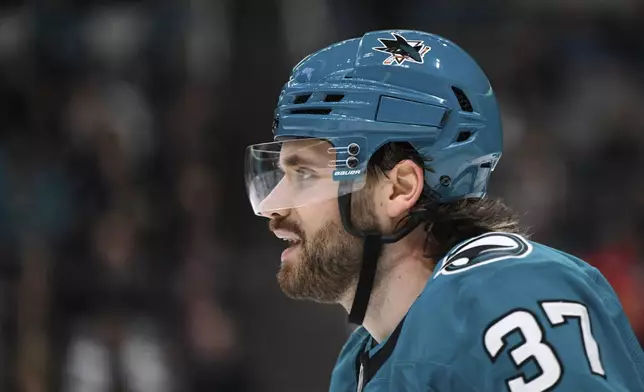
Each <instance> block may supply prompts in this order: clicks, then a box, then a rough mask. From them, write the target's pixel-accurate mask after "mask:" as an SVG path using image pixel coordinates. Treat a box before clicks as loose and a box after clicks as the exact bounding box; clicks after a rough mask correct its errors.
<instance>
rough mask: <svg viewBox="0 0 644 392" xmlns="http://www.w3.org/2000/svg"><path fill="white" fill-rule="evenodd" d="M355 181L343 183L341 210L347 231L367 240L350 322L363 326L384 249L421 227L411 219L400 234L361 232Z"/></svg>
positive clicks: (414, 219) (340, 197) (339, 197)
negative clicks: (354, 207)
mask: <svg viewBox="0 0 644 392" xmlns="http://www.w3.org/2000/svg"><path fill="white" fill-rule="evenodd" d="M352 187H353V183H352V182H351V181H342V182H340V189H339V191H338V192H339V195H338V207H339V208H340V217H341V218H342V225H343V226H344V229H345V230H346V231H347V232H348V233H350V234H351V235H354V236H356V237H360V238H364V241H363V252H362V266H361V268H360V275H359V277H358V284H357V286H356V293H355V295H354V297H353V304H352V305H351V312H349V322H350V323H352V324H357V325H360V324H362V322H363V321H364V317H365V314H366V313H367V308H368V306H369V299H370V297H371V292H372V290H373V284H374V281H375V278H376V270H377V268H378V259H380V254H381V253H382V246H383V245H384V244H387V243H393V242H397V241H399V240H400V239H402V238H403V237H405V236H406V235H407V234H409V233H411V232H412V230H414V229H415V228H416V227H418V225H419V224H420V220H419V219H417V218H415V217H413V216H412V217H411V218H410V219H409V220H408V221H407V222H406V223H405V225H404V226H403V227H402V228H400V230H398V231H396V232H394V233H393V234H390V235H385V236H383V235H382V234H381V233H379V232H377V231H361V230H359V229H357V228H356V227H355V226H354V225H353V222H352V221H351V189H352Z"/></svg>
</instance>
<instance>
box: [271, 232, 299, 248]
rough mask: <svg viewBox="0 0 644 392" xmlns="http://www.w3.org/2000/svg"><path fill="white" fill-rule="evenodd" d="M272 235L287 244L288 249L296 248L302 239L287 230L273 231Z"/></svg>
mask: <svg viewBox="0 0 644 392" xmlns="http://www.w3.org/2000/svg"><path fill="white" fill-rule="evenodd" d="M273 234H275V236H276V237H277V238H279V239H281V240H282V241H286V242H288V243H289V247H292V246H296V245H299V244H301V243H302V238H300V236H298V235H297V234H295V233H293V232H292V231H287V230H275V231H273Z"/></svg>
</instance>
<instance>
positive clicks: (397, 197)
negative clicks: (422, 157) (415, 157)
mask: <svg viewBox="0 0 644 392" xmlns="http://www.w3.org/2000/svg"><path fill="white" fill-rule="evenodd" d="M424 178H425V177H424V173H423V169H422V168H421V167H420V166H418V164H416V163H415V162H414V161H412V160H410V159H406V160H403V161H400V162H399V163H398V164H397V165H396V166H395V167H394V168H393V169H391V170H390V171H389V172H388V173H387V179H388V181H387V186H386V196H387V199H386V200H384V204H385V205H386V211H387V215H389V217H390V218H399V217H402V216H404V215H407V212H408V211H409V210H410V209H411V208H412V207H413V206H414V205H416V202H417V201H418V199H419V198H420V195H421V194H422V192H423V186H424V184H425V181H424Z"/></svg>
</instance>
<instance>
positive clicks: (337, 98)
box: [324, 94, 344, 102]
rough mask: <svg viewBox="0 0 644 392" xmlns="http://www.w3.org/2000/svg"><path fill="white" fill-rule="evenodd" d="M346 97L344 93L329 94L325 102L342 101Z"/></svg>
mask: <svg viewBox="0 0 644 392" xmlns="http://www.w3.org/2000/svg"><path fill="white" fill-rule="evenodd" d="M342 98H344V94H328V95H327V96H326V97H324V102H340V101H342Z"/></svg>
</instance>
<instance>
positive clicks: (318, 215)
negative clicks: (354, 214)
mask: <svg viewBox="0 0 644 392" xmlns="http://www.w3.org/2000/svg"><path fill="white" fill-rule="evenodd" d="M295 212H296V214H297V218H298V221H299V222H300V224H301V226H302V229H304V231H305V232H306V233H307V234H309V233H311V234H312V233H315V232H317V231H318V230H320V229H321V228H322V227H324V226H326V224H327V223H328V222H330V221H334V222H339V221H340V211H339V208H338V201H337V200H325V201H322V202H318V203H313V204H310V205H307V206H305V207H300V208H297V209H296V211H295Z"/></svg>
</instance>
